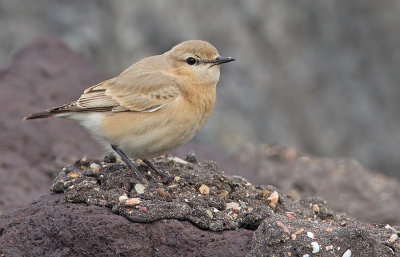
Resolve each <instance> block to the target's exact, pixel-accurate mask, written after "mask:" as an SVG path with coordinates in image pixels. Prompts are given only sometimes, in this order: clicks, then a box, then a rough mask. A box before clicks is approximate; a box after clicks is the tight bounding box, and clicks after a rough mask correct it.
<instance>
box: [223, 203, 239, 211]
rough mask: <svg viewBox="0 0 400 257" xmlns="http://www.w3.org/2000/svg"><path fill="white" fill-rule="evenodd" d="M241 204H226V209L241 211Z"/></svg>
mask: <svg viewBox="0 0 400 257" xmlns="http://www.w3.org/2000/svg"><path fill="white" fill-rule="evenodd" d="M239 208H240V207H239V204H238V203H235V202H230V203H226V209H239Z"/></svg>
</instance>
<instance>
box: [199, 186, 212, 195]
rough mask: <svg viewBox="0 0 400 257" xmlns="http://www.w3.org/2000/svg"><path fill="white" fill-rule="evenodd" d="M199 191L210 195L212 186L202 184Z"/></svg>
mask: <svg viewBox="0 0 400 257" xmlns="http://www.w3.org/2000/svg"><path fill="white" fill-rule="evenodd" d="M199 191H200V194H202V195H208V194H209V193H210V188H209V187H208V186H207V185H204V184H202V185H201V186H200V187H199Z"/></svg>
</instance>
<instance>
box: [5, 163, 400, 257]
mask: <svg viewBox="0 0 400 257" xmlns="http://www.w3.org/2000/svg"><path fill="white" fill-rule="evenodd" d="M189 160H191V161H192V162H189V161H188V160H181V159H179V158H176V157H172V156H166V157H162V158H161V157H160V158H157V159H155V160H153V161H154V163H155V165H156V166H157V167H158V168H159V169H161V170H163V171H164V172H165V173H166V174H167V175H168V176H169V177H170V179H165V178H163V177H160V176H158V175H156V174H154V172H152V171H151V170H149V169H148V168H147V166H145V165H142V164H140V165H139V170H140V171H141V172H143V173H144V174H146V177H147V178H148V179H149V181H150V182H151V183H138V182H137V180H136V179H135V177H134V174H133V173H132V172H131V171H130V170H128V169H127V168H126V166H125V165H124V164H122V163H120V162H117V161H116V160H115V158H112V157H110V156H107V157H106V158H105V160H104V161H98V160H94V161H90V160H85V159H84V160H78V161H76V162H75V164H74V165H72V166H68V167H66V168H64V169H63V170H62V171H61V172H60V174H59V175H58V177H57V178H56V180H55V182H54V184H53V185H52V190H53V191H54V192H58V193H57V194H56V193H52V194H50V195H47V196H44V197H42V198H41V199H39V200H38V201H36V202H34V203H32V204H30V205H28V206H25V207H22V208H20V209H17V210H15V211H11V212H7V213H5V214H3V215H2V216H1V219H0V231H1V232H0V235H1V236H0V245H1V247H0V254H3V255H4V256H10V255H11V256H15V255H24V254H26V253H30V254H31V255H34V256H38V255H40V256H56V255H57V256H77V255H79V256H94V255H95V256H116V255H120V256H245V255H246V254H247V256H273V255H275V256H304V255H307V254H308V255H310V256H311V255H313V254H317V255H318V256H351V254H352V255H353V256H395V255H396V254H399V253H400V241H399V239H398V235H399V231H398V230H399V229H400V228H399V227H391V226H388V225H387V226H385V225H374V224H363V223H361V222H359V221H357V220H355V219H353V218H352V217H350V216H348V215H346V214H344V213H338V212H336V211H334V210H332V209H330V208H329V207H328V206H327V205H326V203H325V202H324V201H323V200H322V199H320V198H307V199H304V200H300V201H293V200H292V199H291V198H290V197H288V196H286V195H284V194H282V193H281V192H280V191H279V190H278V189H276V188H274V187H272V186H254V185H252V184H251V183H249V182H248V181H246V180H245V179H243V178H241V177H230V176H228V175H226V174H224V172H223V171H221V170H220V169H219V168H218V166H217V165H216V164H215V163H213V162H202V163H196V162H195V159H194V158H193V157H192V158H190V159H189ZM138 164H139V163H138Z"/></svg>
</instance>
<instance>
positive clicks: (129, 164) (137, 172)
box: [111, 145, 146, 182]
mask: <svg viewBox="0 0 400 257" xmlns="http://www.w3.org/2000/svg"><path fill="white" fill-rule="evenodd" d="M111 147H112V149H114V151H115V152H117V154H118V155H119V156H121V159H122V160H123V161H124V162H125V164H126V165H127V166H128V167H129V169H131V171H133V172H135V173H136V175H137V176H138V177H139V178H140V181H141V182H144V181H146V178H145V177H144V176H143V174H142V173H140V171H139V170H138V169H137V168H136V167H135V165H134V164H133V163H132V162H131V160H129V158H128V157H127V156H126V154H125V153H124V152H122V150H121V149H120V148H119V147H118V146H117V145H111Z"/></svg>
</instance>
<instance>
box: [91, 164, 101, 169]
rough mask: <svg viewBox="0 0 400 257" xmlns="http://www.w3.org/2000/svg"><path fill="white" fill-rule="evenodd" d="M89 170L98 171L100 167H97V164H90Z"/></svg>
mask: <svg viewBox="0 0 400 257" xmlns="http://www.w3.org/2000/svg"><path fill="white" fill-rule="evenodd" d="M90 168H91V169H92V170H93V169H98V168H100V165H98V164H97V163H91V164H90Z"/></svg>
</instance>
